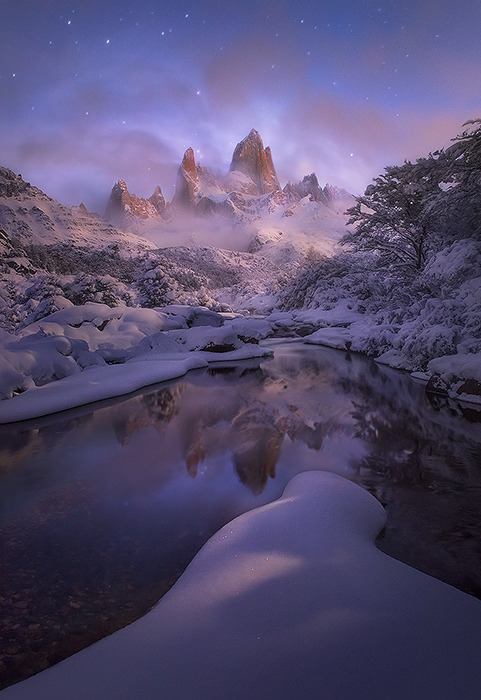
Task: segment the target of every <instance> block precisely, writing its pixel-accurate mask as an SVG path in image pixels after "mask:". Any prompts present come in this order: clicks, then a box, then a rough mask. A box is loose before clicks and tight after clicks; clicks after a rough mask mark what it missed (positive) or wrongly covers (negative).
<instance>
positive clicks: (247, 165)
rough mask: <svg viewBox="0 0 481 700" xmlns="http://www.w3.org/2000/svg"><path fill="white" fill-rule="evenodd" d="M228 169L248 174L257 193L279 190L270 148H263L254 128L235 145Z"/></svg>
mask: <svg viewBox="0 0 481 700" xmlns="http://www.w3.org/2000/svg"><path fill="white" fill-rule="evenodd" d="M229 170H230V171H231V172H232V171H233V170H239V171H240V172H242V173H244V174H245V175H248V176H249V177H250V178H251V180H252V181H253V182H254V183H255V184H256V186H257V190H258V192H259V194H267V193H269V192H274V191H275V190H280V189H281V186H280V184H279V179H278V177H277V173H276V169H275V168H274V163H273V161H272V154H271V149H270V148H269V146H267V147H266V148H264V144H263V142H262V138H261V136H260V134H259V132H258V131H256V129H251V130H250V132H249V134H248V135H247V136H246V137H245V138H244V139H242V141H240V142H239V143H238V144H237V146H236V147H235V150H234V154H233V156H232V162H231V164H230V168H229Z"/></svg>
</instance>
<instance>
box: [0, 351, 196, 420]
mask: <svg viewBox="0 0 481 700" xmlns="http://www.w3.org/2000/svg"><path fill="white" fill-rule="evenodd" d="M206 366H207V362H206V360H204V359H203V358H202V357H200V356H198V355H190V356H187V357H186V356H184V357H182V359H178V356H177V358H175V359H174V358H173V357H169V356H161V357H158V358H157V361H155V362H153V361H147V360H144V361H137V362H135V361H132V362H126V363H125V364H122V365H103V366H100V367H91V368H89V369H87V370H85V371H83V372H79V373H78V374H73V375H70V376H68V377H65V378H64V379H62V380H61V381H54V382H52V383H50V384H45V385H44V386H38V387H36V386H33V387H29V390H28V391H26V392H24V393H22V394H19V395H18V396H15V397H14V398H12V399H8V400H5V401H0V423H14V422H15V421H19V420H26V419H28V418H38V417H39V416H46V415H48V414H50V413H56V412H58V411H65V410H66V409H69V408H74V407H76V406H83V405H84V404H88V403H92V402H94V401H101V400H103V399H110V398H112V397H114V396H121V395H122V394H128V393H129V392H131V391H136V390H137V389H141V388H142V387H144V386H149V385H150V384H157V383H158V382H164V381H167V380H169V379H175V378H176V377H181V376H182V375H183V374H185V373H186V372H188V371H189V370H191V369H197V368H199V367H206Z"/></svg>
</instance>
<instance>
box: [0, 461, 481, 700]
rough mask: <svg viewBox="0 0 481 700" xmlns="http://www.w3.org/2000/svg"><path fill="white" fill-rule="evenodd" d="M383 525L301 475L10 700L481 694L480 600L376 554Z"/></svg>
mask: <svg viewBox="0 0 481 700" xmlns="http://www.w3.org/2000/svg"><path fill="white" fill-rule="evenodd" d="M384 520H385V514H384V510H383V508H382V506H381V505H380V504H379V503H378V501H376V500H375V499H374V498H373V497H372V496H371V495H370V494H369V493H368V492H367V491H365V490H364V489H362V488H360V487H359V486H357V485H355V484H353V483H351V482H349V481H347V480H345V479H343V478H342V477H339V476H336V475H334V474H329V473H325V472H305V473H303V474H300V475H298V476H296V477H295V478H294V479H293V480H292V481H291V482H290V483H289V484H288V485H287V487H286V489H285V491H284V494H283V496H282V497H281V498H280V499H279V500H277V501H275V502H274V503H271V504H269V505H266V506H263V507H262V508H259V509H256V510H254V511H251V512H248V513H246V514H244V515H242V516H240V517H239V518H237V519H235V520H234V521H232V522H231V523H229V524H228V525H226V526H225V527H224V528H222V529H221V530H220V531H219V532H218V533H217V534H216V535H214V537H213V538H212V539H211V540H209V542H208V543H207V544H206V545H205V546H204V548H203V549H202V550H201V551H200V552H199V554H198V555H197V556H196V557H195V558H194V560H193V561H192V563H191V564H190V565H189V567H188V568H187V570H186V571H185V572H184V574H183V575H182V577H181V578H180V579H179V581H178V582H177V583H176V584H175V585H174V587H173V588H172V589H171V590H170V591H169V592H168V593H167V594H166V595H165V596H164V597H163V598H162V599H161V601H160V602H159V603H158V605H157V606H156V607H155V608H153V610H152V611H151V612H150V613H148V614H147V615H146V616H145V617H143V618H142V619H140V620H138V621H137V622H135V623H133V624H132V625H130V626H128V627H126V628H124V629H122V630H120V631H118V632H115V633H114V634H113V635H111V636H110V637H107V638H105V639H104V640H102V641H100V642H98V643H97V644H94V645H93V646H91V647H89V648H88V649H85V650H83V651H82V652H80V653H78V654H76V655H75V656H73V657H71V658H70V659H67V660H66V661H63V662H62V663H60V664H58V665H57V666H55V667H53V668H51V669H48V670H46V671H44V672H42V673H40V674H39V675H37V676H35V677H33V678H31V679H29V680H27V681H24V682H22V683H19V684H18V685H16V686H13V687H11V688H7V689H6V690H4V691H3V692H2V693H0V696H1V697H2V700H3V698H4V699H5V700H10V699H11V700H22V699H25V700H27V699H28V700H30V698H33V697H35V698H36V700H43V699H45V700H47V698H48V700H57V699H58V700H60V699H62V700H63V699H64V698H69V700H85V698H89V700H100V699H102V700H105V698H116V700H127V699H129V700H131V699H132V698H142V699H143V700H150V699H152V700H153V699H154V698H155V699H156V700H157V699H158V698H160V697H162V698H166V699H169V700H170V699H172V700H173V699H174V698H176V699H177V698H181V699H188V698H192V699H194V698H195V699H198V698H209V699H210V700H215V699H219V700H220V699H221V698H222V700H224V699H225V698H227V697H229V698H234V699H236V698H238V699H239V700H240V699H242V700H244V699H245V698H248V697H258V698H263V699H267V698H276V699H278V698H301V697H302V698H319V697H323V698H336V700H344V699H345V700H347V699H354V698H390V699H391V700H396V699H398V700H401V699H402V700H406V698H418V697H422V698H423V700H431V699H432V700H434V699H436V700H443V699H444V700H448V699H449V700H452V698H454V697H463V700H469V699H471V698H472V699H473V700H474V698H478V697H479V687H480V683H481V668H480V666H479V658H480V654H481V638H480V635H479V629H480V625H481V603H480V602H479V601H478V600H476V599H474V598H471V597H470V596H468V595H466V594H464V593H461V592H460V591H458V590H456V589H454V588H451V587H450V586H447V585H446V584H443V583H440V582H439V581H436V580H435V579H433V578H431V577H429V576H426V575H425V574H422V573H420V572H418V571H416V570H415V569H412V568H410V567H408V566H406V565H405V564H402V563H401V562H398V561H396V560H394V559H392V558H390V557H388V556H387V555H385V554H383V553H381V552H380V551H378V550H377V549H376V547H375V545H374V539H375V537H376V534H377V533H378V531H379V530H380V528H381V527H382V526H383V524H384Z"/></svg>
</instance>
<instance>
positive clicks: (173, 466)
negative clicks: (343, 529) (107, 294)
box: [0, 343, 481, 685]
mask: <svg viewBox="0 0 481 700" xmlns="http://www.w3.org/2000/svg"><path fill="white" fill-rule="evenodd" d="M275 348H276V353H275V357H274V359H268V360H262V361H259V360H257V361H245V362H241V363H238V364H237V365H226V366H222V365H216V366H215V367H214V368H210V369H209V370H207V371H203V370H199V371H196V372H192V373H190V374H189V375H188V376H187V377H185V378H184V379H182V380H179V381H177V382H171V383H168V384H164V385H162V386H161V388H159V389H158V390H156V391H150V392H149V393H146V394H141V393H140V392H139V393H138V394H137V395H135V396H133V397H132V398H130V399H129V400H124V401H120V400H118V401H109V402H104V403H103V404H101V405H97V406H96V410H95V412H92V410H91V409H88V407H84V408H83V409H76V410H73V411H69V412H65V413H63V414H59V415H57V416H52V417H50V418H45V419H40V420H36V421H30V422H28V423H24V424H22V425H21V426H19V425H16V426H5V427H3V428H2V429H1V430H0V460H1V462H0V463H1V471H0V479H1V484H0V489H1V493H2V523H3V528H2V530H3V533H2V537H3V541H2V545H1V550H0V551H1V552H2V557H3V559H2V564H3V571H4V576H3V577H2V580H1V581H0V605H1V607H2V610H1V617H2V619H3V620H4V621H5V623H6V629H7V634H6V643H5V645H4V650H3V657H2V658H1V659H0V677H1V678H2V679H3V684H4V685H5V684H9V683H12V682H14V681H15V680H18V679H20V678H22V677H24V676H26V675H29V674H31V673H33V672H35V671H37V670H40V669H41V668H44V667H45V666H47V665H49V664H51V663H54V662H56V661H58V660H60V659H61V658H63V657H64V656H66V655H68V654H71V653H74V652H75V651H77V650H78V649H80V648H82V647H83V646H85V645H86V644H89V643H91V642H93V641H94V640H95V639H98V638H99V637H101V636H104V635H105V634H108V633H110V632H112V631H113V630H114V629H117V628H118V627H120V626H122V625H125V624H128V623H129V622H131V621H132V620H134V619H136V618H137V617H139V616H140V615H142V614H143V613H145V612H146V611H147V610H148V609H149V607H151V606H152V605H153V604H154V603H155V602H156V601H157V600H158V599H159V597H160V596H161V595H163V593H164V592H165V591H166V590H168V588H169V587H170V586H171V585H172V584H173V583H174V581H175V580H176V579H177V578H178V576H179V575H180V574H181V573H182V571H183V569H184V568H185V566H186V565H187V563H188V562H189V561H190V559H191V558H192V557H193V555H194V554H195V552H196V551H198V549H199V548H200V547H201V546H202V544H203V543H204V542H205V541H206V540H207V539H208V538H209V537H210V536H211V535H212V534H213V533H214V532H215V531H216V530H218V529H219V528H220V527H221V526H222V525H223V524H224V523H225V522H227V521H228V520H230V519H232V518H233V517H235V516H237V515H239V514H240V513H242V512H244V511H246V510H248V509H250V508H254V507H256V506H258V505H261V504H263V503H266V502H269V501H272V500H273V499H275V498H277V497H278V496H280V495H281V493H282V491H283V489H284V486H285V485H286V483H287V481H289V479H290V478H291V477H292V476H294V475H295V474H296V473H297V472H299V471H304V470H306V469H326V470H329V471H335V472H337V473H339V474H341V475H343V476H347V477H348V478H351V479H353V480H356V481H358V482H359V483H361V484H363V485H364V486H365V487H366V488H368V489H369V490H370V491H371V492H372V493H373V494H374V495H376V496H377V498H379V500H380V501H381V502H382V503H383V504H384V505H385V506H386V508H387V511H388V524H387V527H386V529H385V532H384V533H383V538H382V539H380V541H379V546H380V547H381V548H382V549H383V550H384V551H386V552H388V553H390V554H392V555H394V556H397V557H398V558H400V559H402V560H404V561H406V562H408V563H410V564H412V565H414V566H416V567H417V568H419V569H421V570H423V571H426V572H428V573H431V574H432V575H435V576H437V577H438V578H441V579H442V580H445V581H447V582H449V583H452V584H453V585H456V586H458V587H460V588H462V589H463V590H465V591H467V592H470V593H472V594H474V595H477V596H479V597H481V570H480V562H481V556H480V554H481V551H480V549H481V533H480V525H479V506H480V502H481V457H480V455H481V449H480V448H481V424H480V423H479V422H476V419H477V418H479V415H477V413H476V410H475V407H473V408H472V409H470V413H468V414H466V417H463V416H462V415H460V409H459V408H458V407H455V406H453V405H447V404H446V402H445V401H444V400H443V401H442V403H439V402H438V399H431V400H429V399H428V398H427V397H426V395H425V393H424V388H423V387H422V386H421V385H418V384H416V383H415V382H414V381H413V380H412V379H411V378H410V377H408V376H406V375H404V374H403V373H400V372H395V371H393V370H389V369H388V368H384V367H381V366H378V365H376V364H375V363H373V362H371V361H370V360H367V359H366V358H362V357H358V356H355V355H349V354H347V353H342V352H338V351H334V350H329V349H327V348H319V347H313V346H303V345H299V344H297V343H280V344H278V345H276V346H275ZM430 401H431V402H430ZM239 482H240V483H239Z"/></svg>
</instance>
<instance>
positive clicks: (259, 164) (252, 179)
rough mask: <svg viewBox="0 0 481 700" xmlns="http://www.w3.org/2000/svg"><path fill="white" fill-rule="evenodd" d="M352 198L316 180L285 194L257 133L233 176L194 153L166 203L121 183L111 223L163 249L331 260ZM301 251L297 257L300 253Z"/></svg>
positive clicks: (291, 186)
mask: <svg viewBox="0 0 481 700" xmlns="http://www.w3.org/2000/svg"><path fill="white" fill-rule="evenodd" d="M352 203H353V198H352V196H351V195H349V193H347V192H345V191H343V190H340V189H337V188H333V187H331V186H329V185H326V187H324V189H322V188H321V187H320V185H319V182H318V179H317V176H316V174H315V173H311V174H310V175H306V176H305V177H304V179H303V180H302V181H300V182H297V183H291V182H288V183H287V184H286V185H285V187H284V189H281V185H280V183H279V179H278V177H277V173H276V169H275V166H274V162H273V158H272V154H271V150H270V148H269V147H268V146H267V147H266V148H264V144H263V142H262V138H261V136H260V134H259V133H258V132H257V131H256V130H255V129H252V130H251V132H250V133H249V134H248V135H247V136H246V137H245V138H244V139H243V140H242V141H240V142H239V143H238V144H237V146H236V147H235V149H234V153H233V156H232V161H231V164H230V167H229V171H228V172H227V173H224V174H223V173H216V172H214V171H213V170H211V169H210V168H208V167H206V166H204V165H202V164H200V163H196V162H195V156H194V151H193V149H192V148H188V149H187V150H186V151H185V153H184V157H183V159H182V163H181V165H180V166H179V169H178V173H177V183H176V190H175V195H174V198H173V200H172V202H171V203H166V202H165V199H164V197H163V195H162V191H161V189H160V187H157V189H156V191H155V192H154V194H153V195H152V196H151V197H150V198H149V199H142V198H139V197H137V196H136V195H135V194H131V193H130V192H129V190H128V188H127V185H126V183H125V182H124V181H123V180H119V181H118V182H117V183H116V184H115V185H114V187H113V188H112V192H111V194H110V198H109V200H108V202H107V207H106V217H107V219H108V220H110V221H111V222H112V223H115V224H116V225H118V226H121V227H122V228H123V229H125V230H127V231H131V232H132V231H133V232H135V233H138V234H139V235H142V236H144V237H146V238H147V239H149V240H150V241H152V242H154V243H155V244H156V245H158V246H159V247H165V246H172V245H178V244H181V245H210V246H215V247H219V248H228V249H234V250H240V251H249V252H256V251H257V250H259V249H260V248H261V247H263V246H264V245H266V244H276V246H275V252H272V251H269V253H268V249H267V250H266V251H265V252H266V254H269V256H270V257H272V254H273V257H274V258H275V259H283V260H285V259H286V257H287V258H293V257H296V255H297V254H299V253H300V254H301V256H302V255H303V254H305V253H306V252H307V250H308V249H314V250H315V251H317V252H319V253H322V254H326V253H327V254H329V253H330V252H331V251H332V249H333V247H334V246H335V244H336V243H337V241H338V240H339V238H340V236H341V235H342V234H343V233H344V232H345V223H346V220H345V217H344V215H343V213H344V211H345V210H346V209H347V208H348V207H349V206H351V205H352ZM293 248H294V250H293Z"/></svg>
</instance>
